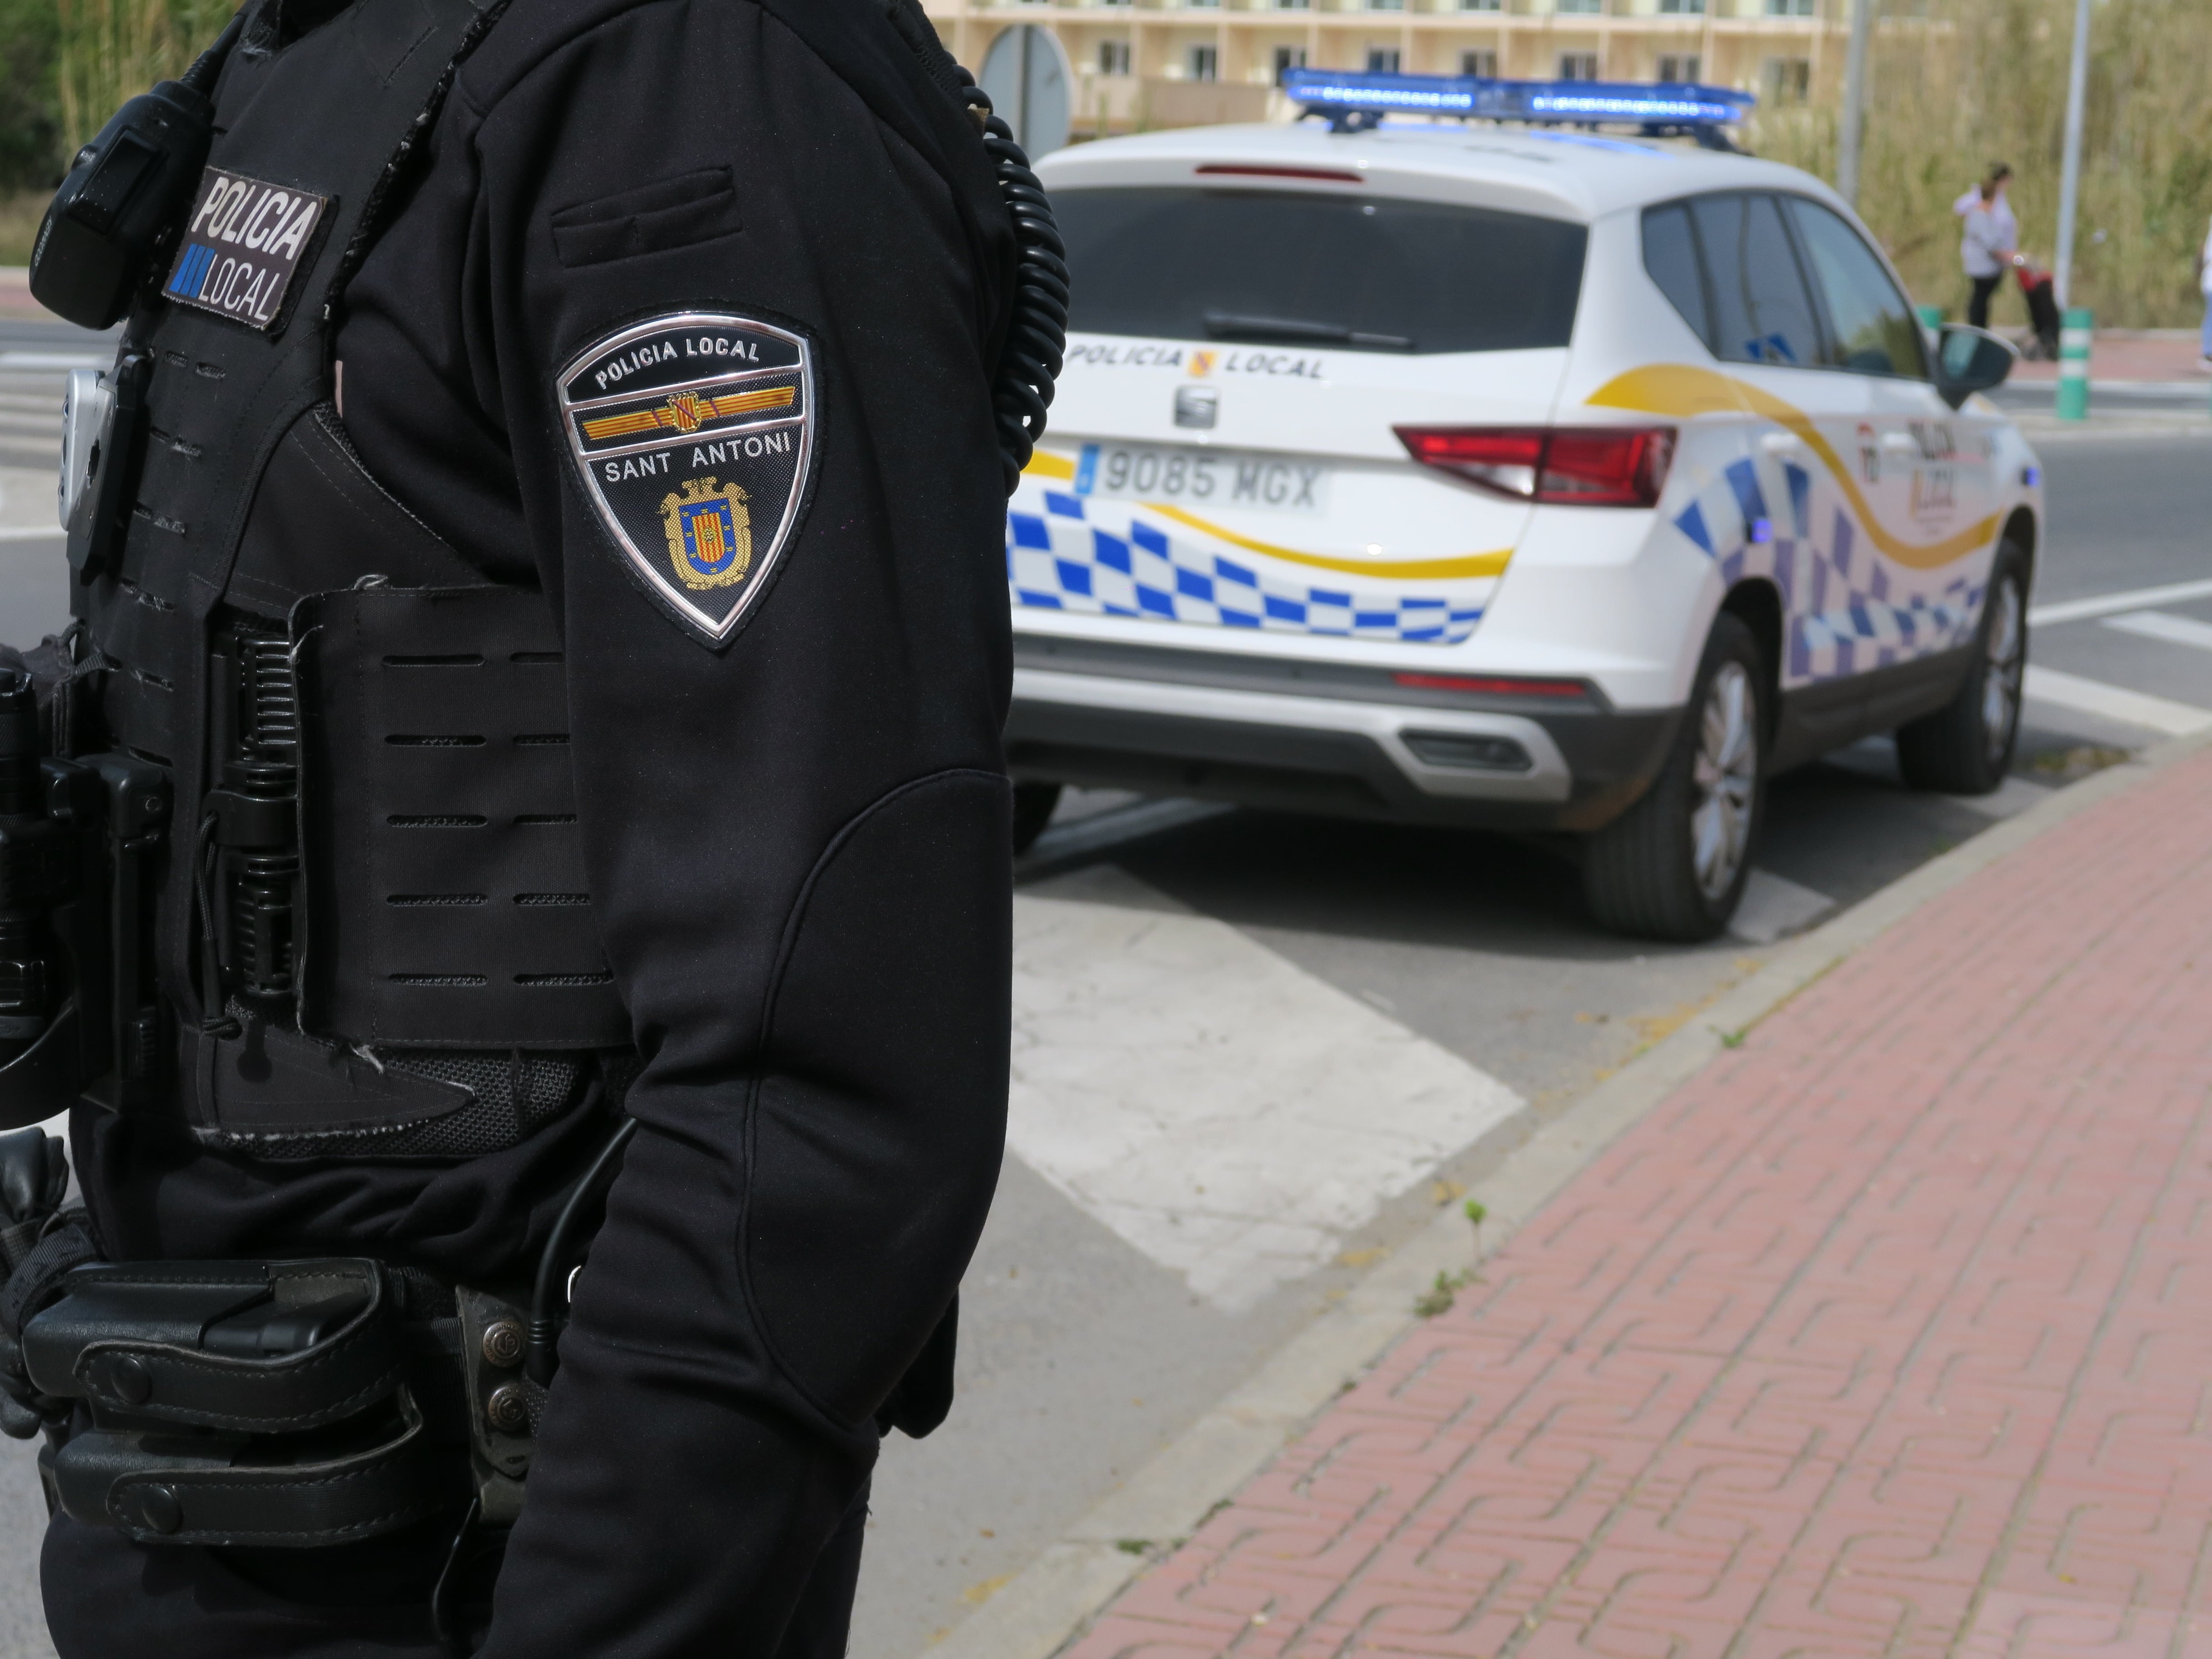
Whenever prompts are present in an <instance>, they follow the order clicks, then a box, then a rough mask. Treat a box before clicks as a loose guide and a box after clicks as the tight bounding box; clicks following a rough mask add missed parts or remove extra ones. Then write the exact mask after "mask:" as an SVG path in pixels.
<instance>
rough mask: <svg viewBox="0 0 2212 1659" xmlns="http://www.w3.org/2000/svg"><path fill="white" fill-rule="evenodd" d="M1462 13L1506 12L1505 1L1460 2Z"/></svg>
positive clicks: (1472, 0)
mask: <svg viewBox="0 0 2212 1659" xmlns="http://www.w3.org/2000/svg"><path fill="white" fill-rule="evenodd" d="M1459 9H1461V10H1462V11H1504V9H1505V5H1504V0H1459Z"/></svg>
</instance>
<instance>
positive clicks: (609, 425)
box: [559, 312, 814, 645]
mask: <svg viewBox="0 0 2212 1659" xmlns="http://www.w3.org/2000/svg"><path fill="white" fill-rule="evenodd" d="M559 392H560V398H561V415H562V422H563V424H564V425H566V427H567V428H568V447H569V451H570V453H572V454H573V455H574V457H575V460H576V465H577V469H578V471H579V472H580V474H581V476H582V479H583V483H584V489H585V492H586V495H588V496H589V497H590V499H591V502H592V507H593V508H594V509H595V511H596V512H597V513H598V514H599V521H600V523H601V524H603V525H604V526H605V527H606V528H607V530H608V531H609V532H611V534H612V535H613V537H614V538H615V541H616V544H617V546H618V547H619V548H620V549H621V550H622V553H623V557H624V558H625V560H626V561H627V562H628V563H629V568H630V570H631V573H632V574H634V575H635V576H636V577H637V578H638V579H639V580H640V582H641V585H642V586H644V587H645V589H646V591H647V592H649V593H651V594H652V595H653V598H654V599H657V600H659V602H660V604H661V605H663V606H665V608H666V609H667V610H668V611H670V612H671V614H672V615H673V616H674V617H676V618H677V620H678V621H679V622H681V623H683V624H684V626H685V627H686V628H688V629H690V630H691V631H692V632H694V633H695V634H696V635H699V636H700V637H701V638H702V639H703V640H704V641H706V642H707V643H708V644H709V645H719V644H720V643H721V642H722V641H725V640H726V639H728V638H729V637H730V635H731V634H732V632H733V631H734V630H735V629H736V628H737V625H738V622H739V621H740V620H741V619H742V618H743V617H744V614H745V611H747V610H748V609H749V608H750V605H751V603H752V599H753V598H754V596H755V595H756V594H757V593H759V592H761V591H762V590H763V581H764V580H765V578H766V576H767V574H768V573H769V570H770V569H772V568H774V566H775V561H776V559H777V557H778V556H780V555H781V553H782V551H783V549H784V546H785V544H787V542H788V541H789V539H790V538H791V534H792V531H793V528H794V526H795V525H796V522H797V520H798V517H799V508H800V507H801V505H802V504H803V501H804V498H805V488H806V481H807V478H808V476H809V473H810V471H811V467H812V464H813V451H814V441H813V440H814V376H813V359H812V356H811V350H810V348H809V346H808V343H807V341H806V340H805V337H803V336H801V335H798V334H794V333H793V332H792V331H789V330H787V329H782V328H778V327H776V326H775V325H773V324H770V323H763V322H759V321H757V320H755V319H751V318H749V317H739V316H732V315H730V314H728V313H708V312H684V313H676V314H672V315H670V316H665V317H656V318H654V319H652V320H650V321H648V322H644V323H639V324H635V325H632V326H630V327H628V328H625V329H623V330H621V331H618V332H617V333H614V334H610V335H608V336H606V337H605V338H603V339H600V340H599V341H596V342H594V343H592V345H591V346H589V347H587V348H586V349H585V350H583V351H581V352H580V353H579V354H577V356H575V357H574V358H572V359H571V360H570V361H569V363H568V367H567V368H565V369H563V370H562V373H561V376H560V380H559Z"/></svg>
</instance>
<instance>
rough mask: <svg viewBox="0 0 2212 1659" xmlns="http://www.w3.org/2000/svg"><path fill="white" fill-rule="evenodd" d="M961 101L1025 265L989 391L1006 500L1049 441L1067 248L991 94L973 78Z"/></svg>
mask: <svg viewBox="0 0 2212 1659" xmlns="http://www.w3.org/2000/svg"><path fill="white" fill-rule="evenodd" d="M961 74H962V76H963V78H966V79H967V84H966V85H964V86H963V87H962V88H961V89H960V90H961V95H962V96H963V98H965V99H966V100H967V101H968V107H969V112H971V113H972V114H974V116H975V118H976V120H977V121H978V122H979V123H980V124H981V127H982V129H983V148H984V149H985V150H986V151H987V152H988V153H989V155H990V157H991V162H992V167H993V170H994V173H995V174H996V175H997V178H998V182H999V194H1000V197H1003V198H1004V199H1005V201H1006V210H1007V211H1008V212H1010V213H1011V214H1012V215H1013V217H1014V234H1015V237H1016V238H1017V240H1018V241H1019V243H1020V245H1021V264H1020V267H1019V269H1018V273H1017V275H1016V278H1015V283H1014V310H1013V318H1012V322H1011V323H1010V324H1009V325H1008V327H1007V329H1006V349H1005V350H1004V351H1003V352H1001V353H1000V357H999V369H998V374H997V376H996V378H995V379H994V381H993V383H992V387H991V409H992V415H993V417H994V420H995V421H996V422H997V425H998V429H999V459H1000V465H1003V466H1004V467H1005V469H1006V494H1008V495H1012V494H1013V493H1014V487H1015V486H1016V485H1017V484H1018V483H1021V480H1022V469H1023V468H1024V467H1026V466H1027V465H1029V464H1030V455H1031V454H1032V453H1035V451H1036V442H1037V440H1038V439H1039V438H1041V437H1042V436H1043V435H1044V422H1045V410H1047V409H1048V408H1049V407H1051V404H1052V388H1053V382H1054V381H1055V380H1058V379H1059V378H1060V366H1061V364H1062V363H1063V362H1065V361H1066V351H1067V286H1068V277H1067V248H1066V245H1065V244H1063V243H1062V242H1061V241H1060V226H1059V225H1058V223H1057V222H1054V218H1053V216H1052V202H1051V200H1050V198H1049V197H1047V196H1046V195H1045V193H1044V185H1043V184H1042V182H1041V181H1040V180H1039V179H1038V178H1037V176H1036V173H1034V172H1032V171H1031V170H1030V158H1029V157H1028V156H1027V155H1024V153H1023V151H1022V147H1021V146H1020V145H1019V144H1018V143H1015V142H1014V131H1013V129H1012V127H1010V126H1008V125H1006V122H1005V121H1004V120H1002V119H1001V118H1000V117H998V116H997V115H994V114H993V113H992V112H991V94H988V93H987V92H985V91H984V90H983V88H981V87H979V86H977V85H976V84H975V82H974V80H973V79H972V78H968V76H967V71H966V70H962V71H961Z"/></svg>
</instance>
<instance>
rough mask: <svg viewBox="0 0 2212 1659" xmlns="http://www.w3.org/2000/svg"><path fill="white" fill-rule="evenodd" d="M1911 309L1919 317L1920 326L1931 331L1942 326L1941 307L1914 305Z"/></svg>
mask: <svg viewBox="0 0 2212 1659" xmlns="http://www.w3.org/2000/svg"><path fill="white" fill-rule="evenodd" d="M1912 309H1913V312H1914V313H1915V314H1916V315H1917V316H1918V317H1919V319H1920V326H1921V327H1923V328H1924V329H1927V330H1929V331H1931V332H1932V331H1935V330H1936V329H1939V328H1941V327H1942V326H1943V307H1941V306H1915V307H1912Z"/></svg>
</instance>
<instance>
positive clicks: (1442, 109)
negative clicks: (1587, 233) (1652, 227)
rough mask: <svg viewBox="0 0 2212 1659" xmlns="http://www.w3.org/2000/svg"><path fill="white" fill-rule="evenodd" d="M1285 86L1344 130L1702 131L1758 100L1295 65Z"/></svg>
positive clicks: (1701, 89)
mask: <svg viewBox="0 0 2212 1659" xmlns="http://www.w3.org/2000/svg"><path fill="white" fill-rule="evenodd" d="M1283 90H1284V92H1285V94H1288V96H1289V97H1290V99H1291V101H1292V102H1294V103H1297V104H1300V105H1303V106H1304V108H1305V110H1306V112H1307V113H1308V114H1310V115H1325V116H1327V117H1328V118H1329V122H1330V125H1332V126H1334V127H1335V128H1336V130H1337V131H1357V130H1358V129H1360V128H1362V127H1370V126H1373V125H1375V124H1376V122H1377V121H1379V120H1380V119H1381V118H1383V116H1384V115H1391V114H1415V115H1440V116H1444V117H1447V118H1456V119H1459V120H1464V121H1525V122H1528V123H1530V124H1532V125H1553V126H1601V125H1603V126H1617V125H1632V126H1635V127H1638V128H1641V129H1642V130H1644V131H1646V132H1684V131H1697V130H1698V129H1700V128H1713V127H1719V126H1725V125H1732V124H1734V123H1735V122H1738V121H1741V120H1742V119H1743V118H1744V117H1746V116H1747V115H1748V114H1750V113H1751V111H1752V107H1753V105H1755V104H1756V103H1757V102H1758V101H1759V100H1757V99H1755V98H1753V96H1752V95H1751V94H1749V93H1747V92H1738V91H1736V90H1735V88H1731V87H1709V86H1703V85H1699V84H1697V83H1694V82H1663V83H1661V84H1659V85H1656V86H1654V85H1650V84H1646V83H1643V82H1631V81H1498V80H1486V79H1484V78H1482V77H1481V76H1473V75H1352V74H1347V73H1342V72H1340V71H1336V70H1291V71H1290V73H1289V74H1287V75H1285V76H1284V77H1283Z"/></svg>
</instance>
